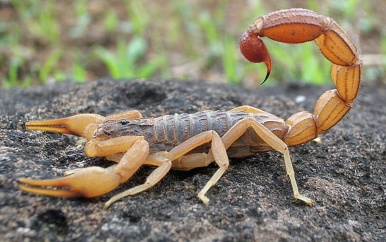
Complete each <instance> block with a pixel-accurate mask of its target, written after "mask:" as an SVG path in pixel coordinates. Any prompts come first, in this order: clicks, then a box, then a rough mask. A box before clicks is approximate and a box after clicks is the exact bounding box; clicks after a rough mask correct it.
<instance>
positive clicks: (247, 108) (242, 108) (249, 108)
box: [229, 105, 267, 114]
mask: <svg viewBox="0 0 386 242" xmlns="http://www.w3.org/2000/svg"><path fill="white" fill-rule="evenodd" d="M236 111H243V112H246V113H253V114H258V113H267V112H265V111H263V110H261V109H258V108H255V107H252V106H249V105H243V106H240V107H237V108H233V109H231V110H229V112H236Z"/></svg>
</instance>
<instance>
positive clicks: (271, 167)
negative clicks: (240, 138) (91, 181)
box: [0, 80, 386, 241]
mask: <svg viewBox="0 0 386 242" xmlns="http://www.w3.org/2000/svg"><path fill="white" fill-rule="evenodd" d="M321 89H324V90H325V89H328V87H326V88H320V87H310V86H302V85H298V84H293V85H287V86H285V87H277V88H265V89H261V90H245V89H242V88H237V87H234V86H229V85H222V84H208V83H205V82H181V81H171V80H170V81H135V80H134V81H119V82H117V81H110V80H100V81H95V82H90V83H87V84H84V85H79V84H71V83H62V84H55V85H51V86H48V85H47V86H42V87H36V88H32V89H29V90H9V91H0V98H1V103H0V113H1V116H0V120H1V121H0V127H1V130H0V137H1V138H0V224H1V226H0V234H2V240H4V241H23V240H26V241H31V240H32V241H35V240H39V241H42V240H45V241H64V240H71V241H74V240H75V241H106V240H109V241H116V240H122V241H138V240H146V241H164V240H172V241H187V240H196V241H214V240H215V241H253V240H255V241H268V240H269V241H385V239H386V222H385V221H386V206H385V203H386V197H385V190H386V180H385V171H386V161H385V157H386V149H385V139H386V132H385V129H386V124H385V120H386V105H385V104H386V87H385V85H382V84H377V85H375V84H374V85H372V84H367V85H364V86H363V88H362V89H361V93H360V95H359V97H358V100H357V101H356V102H355V105H354V108H353V109H352V110H351V111H350V112H349V114H348V115H347V116H346V117H345V118H344V119H343V120H342V121H341V122H340V123H339V124H338V125H337V126H336V127H334V128H333V129H331V130H330V131H328V132H327V133H325V134H323V135H321V138H322V143H321V144H319V143H316V142H309V143H307V144H304V145H300V146H297V147H291V148H290V150H291V155H292V158H293V163H294V167H295V171H296V176H297V179H298V185H299V189H300V191H301V192H302V193H304V194H305V195H307V196H308V197H310V198H312V199H313V200H314V206H313V207H308V206H306V205H304V204H302V203H301V202H298V201H295V200H294V199H293V198H292V189H291V186H290V183H289V179H288V177H287V176H286V174H285V169H284V164H283V163H284V162H283V158H282V156H281V155H280V154H278V153H277V152H267V153H263V154H258V155H256V156H253V157H251V158H248V159H242V160H232V161H231V165H230V167H229V170H228V171H227V172H226V174H225V175H224V176H223V177H222V179H220V181H219V182H218V184H217V185H216V186H215V187H213V188H212V189H211V190H210V191H209V192H208V194H207V195H208V197H209V198H210V199H211V200H210V204H209V205H208V206H205V205H203V204H202V202H201V201H200V200H199V199H198V198H197V197H196V194H197V193H198V191H199V190H200V189H201V188H202V187H203V186H204V184H205V183H206V181H207V180H208V179H209V177H210V176H211V175H212V174H213V173H214V172H215V171H216V169H217V167H216V165H210V166H209V167H206V168H201V169H194V170H192V171H188V172H182V171H171V172H170V173H169V174H168V175H167V176H166V177H165V178H164V179H163V180H162V181H161V182H160V183H159V184H158V185H156V186H155V187H154V188H152V189H150V190H148V191H146V192H143V193H141V194H139V195H137V196H133V197H127V198H125V199H123V200H121V201H119V202H117V203H115V204H114V205H113V206H111V207H110V208H109V209H108V210H103V209H102V206H103V203H104V202H105V201H107V200H108V198H109V197H111V196H112V195H113V194H117V193H118V192H120V191H123V190H125V189H128V188H130V187H132V186H134V185H136V184H140V183H141V182H143V181H144V179H145V177H146V175H148V174H149V173H150V171H151V170H152V168H151V167H144V168H141V169H140V171H138V172H137V173H136V174H135V175H134V176H133V177H132V178H131V179H130V180H129V181H128V182H127V183H125V184H123V185H121V186H120V187H119V188H118V189H117V190H115V191H113V192H111V193H110V194H107V195H105V196H102V197H99V198H95V199H73V200H68V199H61V198H51V197H44V196H36V195H31V194H27V193H24V192H21V191H19V190H18V188H17V178H20V177H34V178H48V177H59V176H61V175H62V174H63V172H64V171H66V170H69V169H74V168H79V167H86V166H91V165H100V166H108V165H109V164H110V163H109V162H108V161H106V160H104V159H90V158H87V157H85V155H84V154H83V152H82V148H83V145H84V142H82V139H80V138H77V137H73V136H68V135H60V134H52V133H46V132H31V131H26V130H25V129H24V123H25V121H26V120H36V119H47V118H59V117H64V116H69V115H73V114H78V113H87V112H92V113H99V114H102V115H108V114H111V113H117V112H119V111H122V110H126V109H138V110H140V111H141V112H142V113H143V114H144V116H148V117H149V116H159V115H164V114H173V113H181V112H195V111H199V110H207V109H220V110H227V109H230V108H233V107H236V106H240V105H243V104H248V105H252V106H256V107H259V108H261V109H264V110H266V111H268V112H271V113H273V114H275V115H278V116H280V117H283V118H288V117H289V116H290V115H291V114H292V113H295V112H297V111H301V110H308V111H311V110H312V108H313V105H314V103H315V100H316V99H317V97H318V96H320V95H321V93H322V92H323V91H324V90H321ZM299 95H304V96H305V97H306V99H305V101H303V102H301V103H296V102H295V100H296V97H298V96H299Z"/></svg>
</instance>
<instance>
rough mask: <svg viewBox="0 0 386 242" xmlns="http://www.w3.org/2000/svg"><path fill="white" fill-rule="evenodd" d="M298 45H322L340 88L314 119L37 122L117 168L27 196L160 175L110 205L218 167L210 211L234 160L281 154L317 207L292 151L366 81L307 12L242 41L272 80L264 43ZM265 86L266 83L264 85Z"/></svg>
mask: <svg viewBox="0 0 386 242" xmlns="http://www.w3.org/2000/svg"><path fill="white" fill-rule="evenodd" d="M264 36H265V37H268V38H270V39H272V40H275V41H278V42H283V43H290V44H297V43H303V42H307V41H311V40H314V41H315V42H316V44H317V45H318V47H319V48H320V51H321V53H322V54H323V55H324V57H325V58H327V59H328V60H329V61H330V62H331V63H332V67H331V77H332V80H333V82H334V84H335V86H336V89H333V90H328V91H326V92H325V93H324V94H322V95H321V97H320V98H319V99H318V100H317V102H316V105H315V108H314V111H313V113H310V112H306V111H302V112H298V113H295V114H293V115H292V116H291V117H290V118H288V119H287V120H286V121H284V120H283V119H281V118H278V117H276V116H274V115H272V114H270V113H267V112H265V111H263V110H260V109H258V108H254V107H252V106H241V107H237V108H234V109H231V110H229V111H202V112H197V113H193V114H175V115H166V116H161V117H158V118H142V115H141V113H140V112H139V111H137V110H130V111H125V112H122V113H118V114H114V115H110V116H107V117H103V116H101V115H98V114H78V115H75V116H71V117H67V118H61V119H51V120H45V121H29V122H26V124H25V126H26V129H28V130H41V131H49V132H57V133H64V134H73V135H77V136H81V137H84V138H86V140H87V143H86V144H85V148H84V151H85V154H86V155H87V156H89V157H105V158H106V159H107V160H110V161H113V162H116V164H114V165H112V166H110V167H108V168H101V167H98V166H94V167H87V168H81V169H75V170H72V171H67V172H65V174H64V177H61V178H57V179H45V180H35V179H29V178H21V179H19V188H20V189H21V190H23V191H26V192H30V193H35V194H40V195H47V196H54V197H65V198H73V197H79V196H83V197H87V198H91V197H97V196H101V195H103V194H106V193H108V192H110V191H112V190H114V189H115V188H116V187H118V186H119V185H120V184H122V183H124V182H126V181H127V180H128V179H129V178H130V177H131V176H133V174H134V173H135V172H136V171H137V170H138V169H139V168H140V167H141V166H142V165H147V166H154V167H155V169H154V170H153V171H152V172H151V173H150V175H149V176H148V177H147V178H146V181H145V182H144V183H143V184H141V185H137V186H134V187H133V188H130V189H128V190H126V191H124V192H122V193H120V194H118V195H115V196H113V197H112V198H111V199H110V200H108V201H107V202H106V203H105V205H104V208H107V207H109V206H110V205H111V204H112V203H114V202H116V201H117V200H119V199H121V198H123V197H126V196H129V195H134V194H138V193H140V192H142V191H145V190H147V189H149V188H151V187H153V186H154V185H155V184H157V183H158V182H159V181H160V180H161V179H162V178H163V177H164V176H165V175H166V174H167V173H168V172H169V170H170V169H178V170H190V169H193V168H197V167H205V166H208V165H209V164H210V163H212V162H215V163H216V164H217V165H218V169H217V171H216V172H215V173H214V174H213V176H212V177H211V178H210V180H209V181H208V182H207V183H206V185H205V186H204V187H203V188H202V190H201V191H200V192H199V193H198V198H199V199H201V200H202V202H203V203H204V204H208V202H209V198H208V197H207V196H206V193H207V191H208V190H209V189H210V188H211V187H212V186H214V185H215V184H216V183H217V181H218V180H219V179H220V178H221V177H222V176H223V174H224V173H225V172H226V170H227V168H228V166H229V158H228V157H230V158H234V157H247V156H251V155H253V154H255V153H257V152H264V151H268V150H276V151H278V152H280V153H281V154H283V156H284V163H285V170H286V173H287V175H288V176H289V179H290V183H291V186H292V191H293V195H294V197H295V199H298V200H300V201H303V202H304V203H305V204H307V205H309V206H312V200H311V199H310V198H308V197H306V196H304V195H302V194H300V193H299V190H298V186H297V183H296V179H295V172H294V169H293V166H292V162H291V158H290V153H289V149H288V146H294V145H299V144H303V143H305V142H308V141H311V140H313V139H315V138H316V137H317V136H318V135H319V134H321V133H323V132H325V131H327V130H329V129H330V128H331V127H333V126H334V125H335V124H336V123H338V122H339V121H340V120H341V119H342V118H343V117H344V116H345V115H346V113H347V112H348V111H349V110H350V109H351V107H352V104H353V102H354V99H355V98H356V96H357V94H358V90H359V86H360V81H361V68H362V62H361V60H360V57H359V54H358V51H357V48H356V46H355V45H354V43H353V42H352V41H351V40H350V38H349V36H348V35H347V34H346V33H345V31H344V30H343V29H342V28H341V27H340V26H339V25H338V24H337V23H336V22H335V21H334V20H333V19H332V18H330V17H326V16H322V15H319V14H318V13H316V12H313V11H311V10H307V9H287V10H281V11H276V12H272V13H269V14H267V15H265V16H261V17H258V18H257V19H256V20H255V22H254V23H253V24H251V25H250V26H249V27H248V29H247V31H246V32H245V33H244V34H243V35H242V37H241V39H240V42H239V43H240V50H241V53H242V54H243V55H244V57H245V58H246V59H247V60H248V61H250V62H254V63H261V62H264V63H265V65H266V68H267V74H266V77H265V79H264V81H266V80H267V78H268V76H269V74H270V72H271V58H270V55H269V52H268V50H267V48H266V46H265V44H264V43H263V41H262V40H261V37H264ZM264 81H263V82H264Z"/></svg>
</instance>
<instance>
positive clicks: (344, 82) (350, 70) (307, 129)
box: [240, 9, 362, 145]
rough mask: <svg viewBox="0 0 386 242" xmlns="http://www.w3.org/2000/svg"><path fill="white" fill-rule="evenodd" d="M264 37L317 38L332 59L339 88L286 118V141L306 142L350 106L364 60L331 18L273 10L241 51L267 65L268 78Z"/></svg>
mask: <svg viewBox="0 0 386 242" xmlns="http://www.w3.org/2000/svg"><path fill="white" fill-rule="evenodd" d="M264 36H266V37H268V38H270V39H273V40H275V41H279V42H284V43H291V44H296V43H303V42H307V41H311V40H315V42H316V44H317V45H318V46H319V48H320V51H321V52H322V54H323V55H324V56H325V57H326V58H327V59H328V60H329V61H330V62H332V67H331V77H332V80H333V82H334V83H335V85H336V89H333V90H329V91H327V92H325V93H324V94H323V95H322V96H321V97H320V98H319V99H318V101H317V102H316V105H315V109H314V112H313V113H309V112H299V113H295V114H294V115H292V116H291V117H290V118H289V119H288V120H287V121H286V124H287V125H289V126H290V129H289V130H288V133H287V134H286V135H285V138H284V141H285V143H286V144H288V145H297V144H302V143H305V142H307V141H309V140H312V139H314V138H316V137H317V136H318V134H320V133H322V132H324V131H326V130H328V129H330V128H331V127H333V126H334V125H335V124H336V123H338V122H339V121H340V120H341V119H342V118H343V117H344V116H345V115H346V113H347V112H348V111H349V110H350V109H351V107H352V104H353V102H354V100H355V98H356V96H357V94H358V90H359V86H360V82H361V69H362V63H361V60H360V58H359V54H358V51H357V48H356V46H355V45H354V43H353V42H352V41H351V40H350V38H349V37H348V35H347V34H346V33H345V32H344V30H342V29H341V27H340V26H339V25H338V24H337V23H336V22H335V21H334V20H333V19H331V18H329V17H325V16H322V15H319V14H317V13H315V12H313V11H311V10H306V9H288V10H282V11H277V12H273V13H270V14H268V15H265V16H262V17H259V18H257V19H256V21H255V22H254V23H253V24H252V25H251V26H249V28H248V30H247V31H246V32H245V33H244V34H243V36H242V37H241V39H240V50H241V52H242V53H243V55H244V57H245V58H246V59H248V60H249V61H251V62H265V64H266V65H267V76H266V79H267V78H268V76H269V73H270V71H271V59H270V56H269V53H268V51H267V49H266V47H265V45H264V43H263V42H262V40H261V39H260V37H264ZM264 81H265V80H264Z"/></svg>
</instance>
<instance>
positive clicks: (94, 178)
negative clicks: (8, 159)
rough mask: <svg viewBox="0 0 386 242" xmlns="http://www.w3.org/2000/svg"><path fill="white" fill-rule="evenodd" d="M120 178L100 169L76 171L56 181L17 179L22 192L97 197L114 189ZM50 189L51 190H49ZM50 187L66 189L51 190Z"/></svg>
mask: <svg viewBox="0 0 386 242" xmlns="http://www.w3.org/2000/svg"><path fill="white" fill-rule="evenodd" d="M120 179H121V177H120V176H119V175H118V174H116V173H114V172H113V171H111V170H108V169H103V168H101V167H88V168H84V169H77V170H75V171H74V173H73V174H71V175H69V176H65V177H61V178H57V179H47V180H34V179H29V178H22V179H19V183H21V184H20V185H19V188H20V189H21V190H23V191H26V192H30V193H35V194H41V195H47V196H53V197H65V198H73V197H80V196H82V197H97V196H101V195H103V194H105V193H108V192H110V191H111V190H113V189H115V188H116V187H117V186H118V185H119V184H120ZM50 187H51V188H50ZM52 187H58V188H68V189H57V190H55V189H52Z"/></svg>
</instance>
